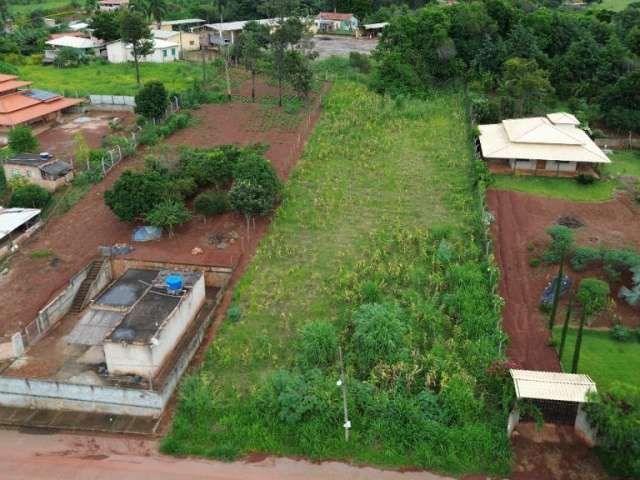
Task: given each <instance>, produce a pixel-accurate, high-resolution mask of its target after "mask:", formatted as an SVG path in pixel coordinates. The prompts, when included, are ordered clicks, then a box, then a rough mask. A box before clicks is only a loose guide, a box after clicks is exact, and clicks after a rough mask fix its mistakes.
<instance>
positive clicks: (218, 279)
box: [111, 257, 233, 288]
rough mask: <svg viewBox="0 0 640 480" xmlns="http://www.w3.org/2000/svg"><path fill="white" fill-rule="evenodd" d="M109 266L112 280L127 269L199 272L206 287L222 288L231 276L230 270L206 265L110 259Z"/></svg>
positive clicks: (231, 271) (231, 270)
mask: <svg viewBox="0 0 640 480" xmlns="http://www.w3.org/2000/svg"><path fill="white" fill-rule="evenodd" d="M111 265H112V267H113V278H120V277H121V276H122V275H124V272H126V271H127V270H129V269H132V268H141V269H146V270H174V271H177V272H183V271H200V272H202V273H204V283H205V285H206V286H207V287H216V288H224V287H225V286H226V285H227V283H228V282H229V279H230V278H231V274H232V273H233V269H232V268H228V267H215V266H208V265H186V264H182V263H168V262H148V261H145V260H136V259H131V258H120V257H111Z"/></svg>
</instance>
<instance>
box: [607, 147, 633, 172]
mask: <svg viewBox="0 0 640 480" xmlns="http://www.w3.org/2000/svg"><path fill="white" fill-rule="evenodd" d="M609 158H610V159H611V163H610V164H609V165H606V166H605V167H604V173H605V175H613V176H620V175H624V176H633V177H638V178H640V151H638V150H627V151H624V152H615V153H613V154H612V155H609Z"/></svg>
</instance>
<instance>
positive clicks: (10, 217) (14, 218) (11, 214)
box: [0, 207, 40, 240]
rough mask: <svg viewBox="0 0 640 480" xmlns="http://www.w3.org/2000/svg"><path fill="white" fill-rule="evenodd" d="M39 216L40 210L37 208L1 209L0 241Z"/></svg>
mask: <svg viewBox="0 0 640 480" xmlns="http://www.w3.org/2000/svg"><path fill="white" fill-rule="evenodd" d="M38 215H40V210H39V209H37V208H2V207H0V240H3V239H4V238H5V237H6V236H8V235H9V234H10V233H11V232H13V231H14V230H16V229H18V228H20V227H21V226H22V225H24V224H25V223H27V222H28V221H29V220H31V219H32V218H34V217H37V216H38Z"/></svg>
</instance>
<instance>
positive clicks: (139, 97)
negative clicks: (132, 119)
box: [135, 81, 169, 120]
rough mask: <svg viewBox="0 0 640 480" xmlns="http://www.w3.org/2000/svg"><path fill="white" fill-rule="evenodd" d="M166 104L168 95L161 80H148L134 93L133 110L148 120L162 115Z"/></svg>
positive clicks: (167, 103)
mask: <svg viewBox="0 0 640 480" xmlns="http://www.w3.org/2000/svg"><path fill="white" fill-rule="evenodd" d="M168 105H169V96H168V94H167V89H166V88H164V84H163V83H162V82H158V81H152V82H148V83H146V84H145V85H144V87H142V89H141V90H140V91H139V92H138V93H137V94H136V109H135V111H136V113H138V114H140V115H142V116H143V117H145V118H146V119H148V120H152V119H154V118H155V119H158V118H160V117H162V116H163V115H164V113H165V111H166V109H167V106H168Z"/></svg>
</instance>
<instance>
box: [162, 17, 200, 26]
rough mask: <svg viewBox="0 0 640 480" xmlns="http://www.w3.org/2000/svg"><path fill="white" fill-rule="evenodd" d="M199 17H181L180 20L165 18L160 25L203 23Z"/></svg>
mask: <svg viewBox="0 0 640 480" xmlns="http://www.w3.org/2000/svg"><path fill="white" fill-rule="evenodd" d="M205 22H206V20H202V19H201V18H183V19H182V20H165V21H163V22H162V23H161V25H186V24H189V23H205Z"/></svg>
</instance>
